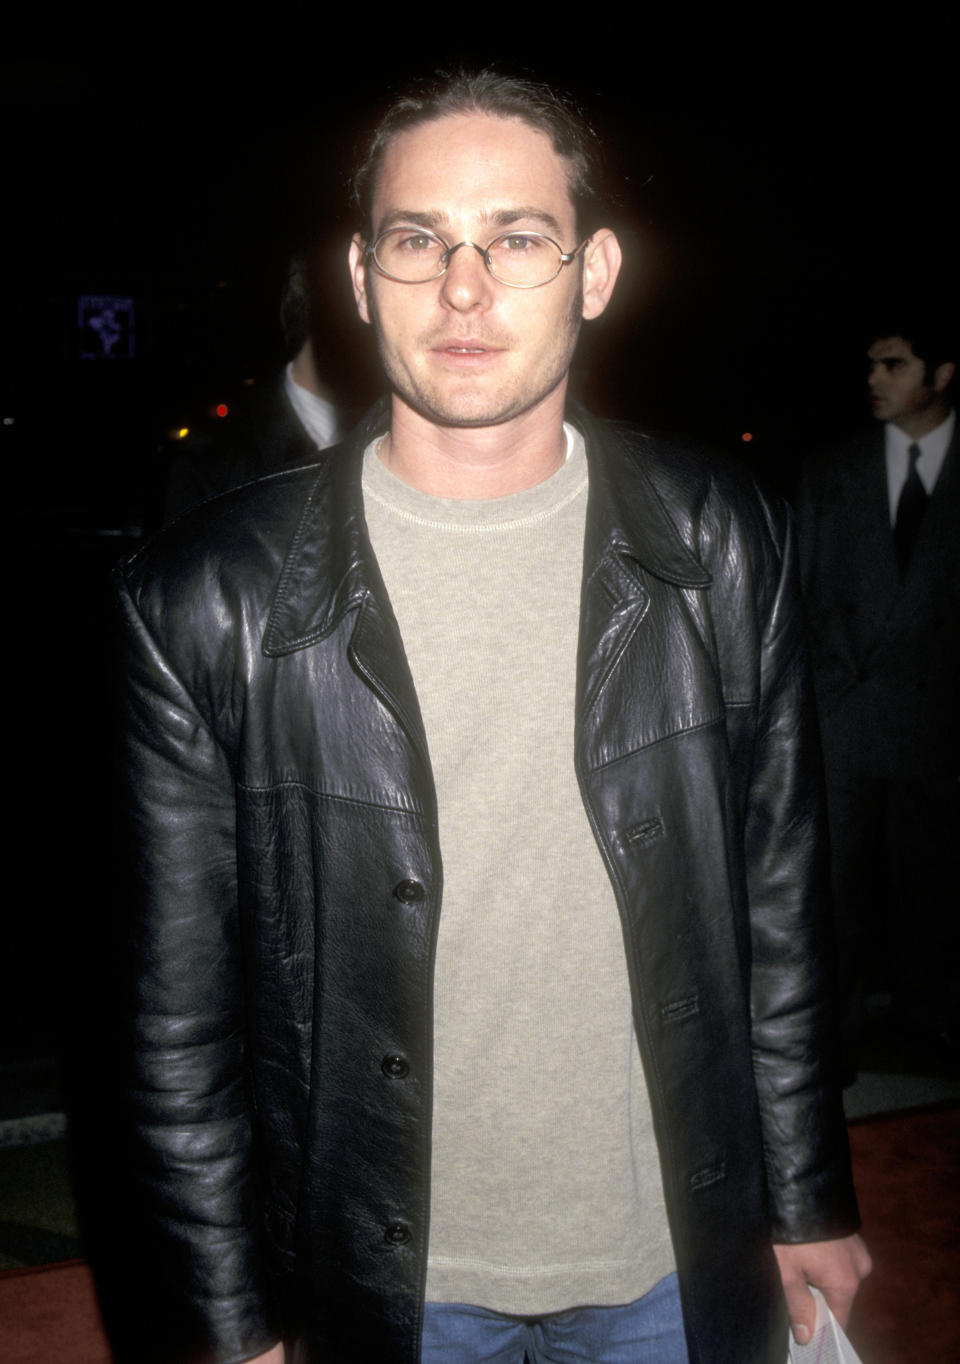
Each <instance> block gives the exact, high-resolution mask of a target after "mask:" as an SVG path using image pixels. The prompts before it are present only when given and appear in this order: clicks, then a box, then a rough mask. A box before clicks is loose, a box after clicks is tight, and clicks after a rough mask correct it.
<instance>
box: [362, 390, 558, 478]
mask: <svg viewBox="0 0 960 1364" xmlns="http://www.w3.org/2000/svg"><path fill="white" fill-rule="evenodd" d="M565 393H566V384H565V383H564V384H561V385H559V386H558V388H556V389H555V390H554V391H553V392H552V393H550V394H549V395H548V396H547V397H546V398H545V399H544V400H543V401H542V402H541V403H539V404H538V405H537V406H536V407H535V408H534V409H532V410H531V411H529V412H524V413H521V414H520V415H519V416H517V417H512V418H511V419H510V420H509V421H505V422H499V423H497V424H496V425H494V426H440V425H436V424H434V423H433V422H431V421H429V420H428V419H427V418H426V417H423V416H421V415H420V413H418V412H416V411H415V410H414V409H413V408H411V407H409V406H408V405H407V404H406V403H405V402H404V401H403V399H402V398H400V397H398V396H396V395H394V398H393V408H392V414H391V424H390V431H389V433H388V434H387V435H386V436H384V438H383V440H382V441H381V443H380V447H379V450H378V454H379V456H380V459H381V460H382V461H383V463H384V464H385V465H386V467H387V468H388V469H389V470H390V472H391V473H392V474H395V475H396V477H397V478H399V479H401V480H402V481H403V482H404V483H409V484H410V486H411V487H413V488H417V489H418V490H419V491H420V492H424V493H429V494H430V495H431V496H433V497H449V498H456V499H459V500H462V501H485V500H487V499H488V498H494V497H508V496H509V495H510V494H511V493H518V492H523V490H524V489H525V488H532V487H534V486H535V485H536V484H538V483H542V482H544V480H545V479H548V478H549V477H550V476H551V474H554V473H556V471H557V469H559V468H560V466H561V464H562V463H563V461H564V456H565V453H566V437H565V435H564V431H563V407H564V397H565Z"/></svg>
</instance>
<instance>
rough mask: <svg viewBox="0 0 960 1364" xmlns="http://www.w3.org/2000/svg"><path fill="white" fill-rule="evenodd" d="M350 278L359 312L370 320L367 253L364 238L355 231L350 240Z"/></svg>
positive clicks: (366, 320)
mask: <svg viewBox="0 0 960 1364" xmlns="http://www.w3.org/2000/svg"><path fill="white" fill-rule="evenodd" d="M350 280H351V283H352V284H353V297H354V299H355V301H356V304H357V312H358V313H359V314H360V316H361V318H362V319H363V321H364V322H369V321H370V304H369V300H368V299H367V255H366V252H365V250H364V243H363V238H362V237H361V236H360V234H359V232H355V233H354V235H353V237H352V239H351V241H350Z"/></svg>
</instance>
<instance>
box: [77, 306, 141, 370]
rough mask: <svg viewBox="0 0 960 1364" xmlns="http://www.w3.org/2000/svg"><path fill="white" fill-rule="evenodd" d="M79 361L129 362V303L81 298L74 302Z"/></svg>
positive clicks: (131, 337) (131, 333)
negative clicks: (78, 335) (75, 303)
mask: <svg viewBox="0 0 960 1364" xmlns="http://www.w3.org/2000/svg"><path fill="white" fill-rule="evenodd" d="M77 330H78V332H79V334H80V359H81V360H132V359H133V353H134V326H133V299H132V298H118V297H117V296H116V295H115V294H82V295H81V296H80V298H78V299H77Z"/></svg>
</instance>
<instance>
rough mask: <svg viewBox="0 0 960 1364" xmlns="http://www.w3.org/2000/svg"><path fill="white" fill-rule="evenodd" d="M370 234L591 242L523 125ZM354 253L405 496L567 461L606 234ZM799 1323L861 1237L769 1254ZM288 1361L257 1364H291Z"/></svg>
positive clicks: (385, 448)
mask: <svg viewBox="0 0 960 1364" xmlns="http://www.w3.org/2000/svg"><path fill="white" fill-rule="evenodd" d="M372 218H373V224H374V233H375V234H377V233H379V232H381V231H383V230H384V229H385V228H388V227H394V226H407V225H409V226H420V227H427V228H429V230H430V231H432V232H435V233H436V234H437V235H438V236H441V237H442V238H443V240H444V241H445V242H446V243H447V245H449V246H453V245H456V244H457V243H459V242H461V241H469V242H476V243H477V244H478V245H479V246H481V247H485V246H486V245H487V244H488V243H489V242H490V240H491V239H492V238H493V237H494V236H496V235H497V234H498V233H499V232H502V231H504V230H506V228H508V227H509V228H511V229H513V228H515V229H516V231H518V232H522V231H524V230H526V231H533V232H543V233H545V234H546V235H548V236H550V237H552V238H553V239H554V240H555V241H557V242H558V244H559V245H560V246H561V247H562V249H563V250H564V251H572V250H573V249H574V248H575V247H576V246H577V245H578V244H579V241H580V239H579V238H578V236H577V230H576V215H575V211H574V206H573V202H572V199H571V196H570V191H569V183H568V177H567V167H566V164H565V163H564V161H563V160H562V159H561V157H559V156H558V155H557V153H556V152H555V151H554V149H553V146H552V144H551V143H550V141H549V139H548V138H547V137H546V135H545V134H543V133H541V132H539V131H536V130H535V129H533V128H532V127H530V126H529V125H527V124H525V123H523V122H522V121H520V120H519V119H504V118H498V117H492V116H490V115H486V114H456V115H450V116H448V117H445V118H442V119H437V120H435V121H433V122H431V123H426V124H422V125H420V126H418V127H416V128H414V129H411V130H410V131H408V132H404V133H401V134H399V135H398V136H397V137H396V138H395V139H394V140H393V142H392V143H391V144H390V146H389V148H388V150H387V153H386V156H385V158H384V162H383V165H382V168H381V172H380V175H379V177H378V180H377V184H376V188H375V194H374V201H373V213H372ZM364 245H365V243H364V242H363V240H362V239H361V238H360V237H359V236H357V237H354V239H353V241H352V243H351V245H350V255H349V264H350V273H351V278H352V280H353V288H354V296H355V298H356V302H357V308H358V311H359V313H360V316H361V318H362V319H363V321H364V322H369V323H371V324H372V325H374V326H375V327H376V330H377V339H378V344H379V347H380V354H381V358H382V359H383V362H384V366H385V368H386V370H387V374H388V377H389V379H390V381H391V388H392V393H391V424H390V431H389V434H388V435H387V436H386V437H385V438H384V440H383V441H382V442H381V445H380V448H379V455H380V458H381V459H382V460H383V462H384V464H385V465H386V466H387V467H388V468H389V469H390V470H391V471H392V472H393V473H395V474H396V475H397V477H398V478H401V479H402V480H403V481H404V482H407V483H409V484H411V485H412V486H413V487H416V488H419V489H420V490H421V491H423V492H426V493H430V494H432V495H433V496H438V497H453V498H463V499H485V498H492V497H504V496H507V495H508V494H510V493H514V492H519V491H521V490H522V489H524V488H529V487H533V486H534V485H535V484H537V483H540V482H542V481H543V480H544V479H546V478H549V477H550V475H551V474H552V473H554V472H555V471H556V469H557V468H558V467H559V466H560V464H561V463H562V461H563V458H564V450H565V438H564V434H563V412H564V402H565V399H566V391H567V382H568V375H569V368H570V362H571V359H572V356H573V350H574V346H575V344H576V340H577V336H578V333H579V328H580V323H581V321H582V320H589V319H591V318H595V317H599V316H600V314H601V313H602V312H603V311H604V309H605V308H606V306H607V304H608V303H609V301H610V297H611V295H612V293H613V288H614V285H615V284H616V280H617V275H618V273H619V270H620V264H621V253H620V246H619V243H618V242H617V239H616V237H615V236H614V234H613V233H612V232H611V231H609V229H601V230H600V231H598V232H595V233H593V235H592V236H591V237H590V238H589V240H588V242H587V244H586V246H585V247H584V249H583V251H582V252H581V254H580V256H578V258H577V260H576V261H574V262H573V264H571V265H569V266H566V267H564V268H563V270H561V272H560V274H559V275H558V276H557V278H556V279H555V280H552V281H551V282H550V283H549V284H546V285H543V286H541V287H539V288H537V289H530V290H522V289H513V288H510V286H509V285H504V284H500V283H498V282H497V281H496V280H494V279H493V278H492V277H491V275H490V274H489V273H488V271H487V269H486V267H485V265H484V263H483V260H482V258H481V256H480V254H479V253H478V252H477V251H474V250H471V249H469V248H461V249H460V250H459V251H456V252H454V253H453V254H452V256H451V258H450V264H449V267H448V269H447V271H446V273H445V274H444V275H442V276H440V278H439V279H436V280H432V281H430V282H428V283H424V284H415V285H412V284H403V283H399V282H397V281H395V280H390V279H387V278H385V277H384V276H382V275H380V274H379V273H378V272H377V271H376V269H375V267H374V266H372V265H369V266H368V263H367V258H366V256H365V254H364V249H363V248H364ZM774 1253H775V1254H776V1257H777V1263H778V1265H779V1268H780V1275H781V1278H782V1280H783V1288H784V1293H785V1295H786V1300H787V1308H788V1313H789V1317H790V1321H791V1324H792V1327H793V1330H794V1334H795V1335H796V1337H797V1339H798V1341H800V1342H801V1343H802V1342H804V1341H805V1340H807V1339H809V1336H810V1334H811V1332H812V1329H813V1325H814V1322H815V1319H816V1304H815V1302H814V1300H813V1298H812V1296H811V1294H810V1292H809V1289H808V1287H807V1285H808V1284H815V1285H816V1286H817V1287H818V1288H820V1290H821V1292H822V1293H823V1295H824V1297H825V1298H826V1299H827V1302H828V1303H829V1304H830V1307H831V1308H832V1310H833V1312H834V1313H835V1315H836V1316H837V1318H838V1320H839V1321H840V1322H841V1323H846V1321H847V1319H848V1317H849V1314H850V1307H851V1305H852V1303H853V1299H854V1295H855V1294H856V1291H857V1287H858V1285H859V1283H860V1281H861V1279H863V1278H864V1277H865V1276H866V1275H867V1274H868V1273H869V1272H870V1257H869V1255H868V1253H867V1250H866V1247H865V1246H864V1244H863V1242H862V1241H861V1239H860V1237H859V1236H849V1237H845V1238H844V1239H842V1240H834V1241H821V1242H815V1243H811V1244H805V1245H794V1246H789V1245H778V1246H774ZM283 1357H284V1356H283V1349H282V1346H279V1345H278V1346H276V1347H275V1348H274V1349H273V1350H270V1351H269V1352H268V1353H267V1354H264V1355H260V1356H258V1358H257V1359H256V1360H253V1361H251V1362H250V1364H283Z"/></svg>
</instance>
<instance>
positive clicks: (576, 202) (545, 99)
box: [351, 67, 606, 241]
mask: <svg viewBox="0 0 960 1364" xmlns="http://www.w3.org/2000/svg"><path fill="white" fill-rule="evenodd" d="M464 113H483V114H493V115H495V116H497V117H499V118H519V119H522V120H523V122H524V123H527V124H529V125H530V127H532V128H535V129H537V131H538V132H542V133H546V135H547V136H548V137H549V138H550V141H551V142H552V143H553V148H554V150H555V151H556V153H557V155H558V156H561V157H563V159H564V160H565V161H566V163H567V165H568V167H569V178H570V197H571V199H572V200H573V207H574V211H575V213H576V218H577V233H578V235H579V236H589V235H590V234H591V233H593V232H595V231H596V230H597V228H598V227H600V226H602V225H603V224H602V218H603V211H604V209H605V206H606V196H605V193H604V190H603V188H602V186H603V183H604V178H605V177H604V166H603V154H602V148H601V143H600V139H599V138H598V136H597V134H596V132H595V131H594V129H593V127H592V126H591V124H590V123H589V122H588V120H587V119H586V117H585V116H584V114H583V112H582V110H581V109H580V108H579V107H578V105H577V104H576V103H575V102H574V100H573V98H572V97H571V96H569V95H566V94H563V93H561V92H559V91H556V90H554V89H552V88H551V87H550V86H549V85H545V84H543V83H542V82H540V81H534V80H529V79H527V78H525V77H519V76H507V75H503V74H501V73H500V72H498V71H494V70H491V69H490V68H489V67H485V68H482V69H480V70H477V71H468V70H463V69H461V70H457V71H453V72H448V71H438V72H436V73H435V74H434V75H433V76H429V77H427V78H426V79H424V80H420V81H418V82H416V83H415V84H414V85H411V86H409V87H408V88H407V89H405V90H403V91H401V92H400V93H399V94H397V95H396V96H395V97H394V98H393V99H392V100H391V102H390V103H389V105H388V106H387V108H386V110H385V111H384V113H383V114H382V116H381V118H380V120H379V122H378V123H377V124H376V127H375V128H374V129H373V131H372V133H371V134H370V136H369V137H368V138H367V141H366V144H365V146H364V149H363V152H362V155H361V157H360V158H359V160H358V164H357V167H356V169H355V171H354V173H353V175H352V177H351V197H352V201H353V206H354V209H355V211H356V212H357V213H359V223H360V230H361V232H362V234H363V236H364V237H365V238H366V239H367V240H368V241H369V240H370V238H371V236H372V231H373V224H372V222H371V208H372V203H373V194H374V188H375V185H376V181H377V176H378V174H379V172H380V167H381V165H382V163H383V158H384V155H385V153H386V150H387V148H388V146H389V145H390V143H391V141H392V140H393V138H395V137H396V136H397V134H398V133H402V132H406V131H408V130H409V129H411V128H415V127H417V126H418V125H420V124H421V123H432V122H433V121H434V120H435V119H439V118H445V117H447V116H448V115H450V114H464Z"/></svg>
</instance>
